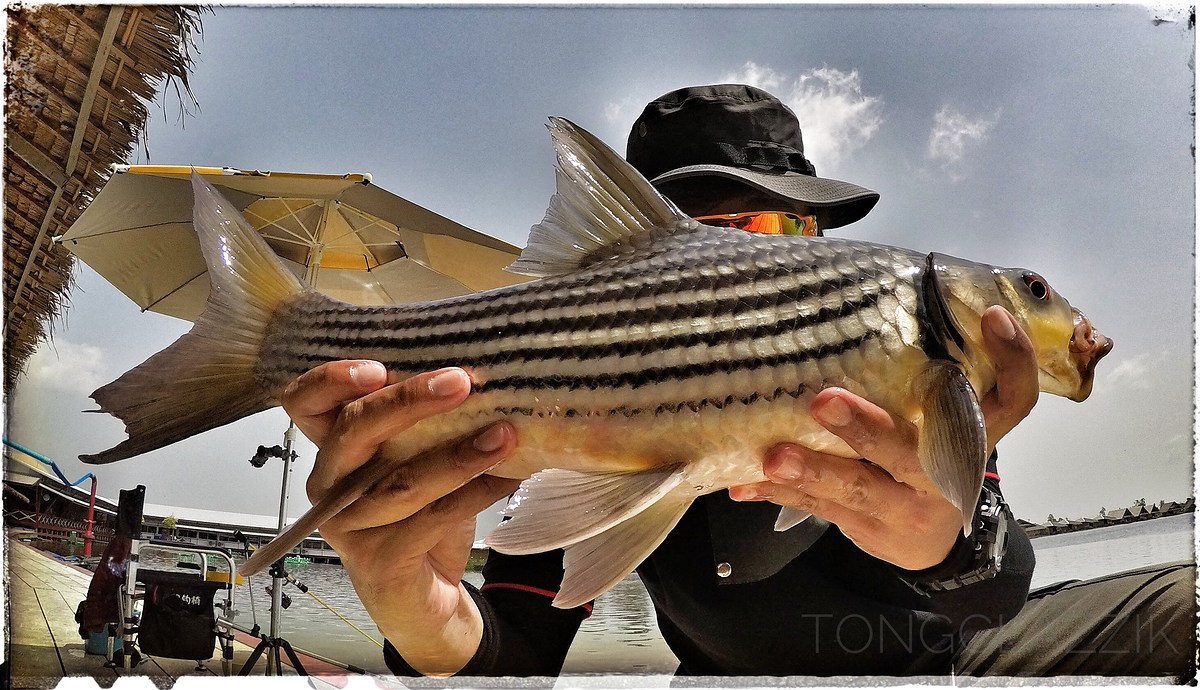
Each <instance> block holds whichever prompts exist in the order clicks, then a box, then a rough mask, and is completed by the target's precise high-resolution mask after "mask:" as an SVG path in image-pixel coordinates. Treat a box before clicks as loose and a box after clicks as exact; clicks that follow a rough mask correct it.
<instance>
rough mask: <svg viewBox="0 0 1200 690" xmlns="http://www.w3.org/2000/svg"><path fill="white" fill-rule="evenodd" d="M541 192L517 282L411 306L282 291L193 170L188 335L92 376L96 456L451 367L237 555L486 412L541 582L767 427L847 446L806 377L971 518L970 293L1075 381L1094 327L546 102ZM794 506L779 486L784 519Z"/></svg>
mask: <svg viewBox="0 0 1200 690" xmlns="http://www.w3.org/2000/svg"><path fill="white" fill-rule="evenodd" d="M550 130H551V133H552V138H553V140H554V144H555V148H556V152H557V161H558V162H557V175H558V183H557V191H556V193H555V195H554V196H553V198H552V199H551V202H550V207H549V210H548V211H547V213H546V217H545V219H544V220H543V221H542V222H541V223H540V224H539V225H536V226H534V228H533V230H532V232H531V235H530V238H529V243H528V247H527V248H526V249H525V250H524V251H523V253H522V254H521V256H520V258H519V259H518V260H517V262H516V263H514V264H513V266H512V267H511V268H512V270H514V271H516V272H520V273H525V274H529V275H533V276H537V277H539V278H541V279H540V280H537V281H532V282H528V283H523V284H519V285H514V286H510V287H506V288H501V289H497V290H492V291H488V292H482V293H477V294H472V295H467V296H463V297H457V298H452V299H445V300H439V301H436V302H429V303H423V304H411V305H398V306H386V307H358V306H351V305H348V304H344V303H341V302H337V301H335V300H332V299H330V298H328V297H325V296H323V295H321V294H319V293H317V292H314V291H312V290H309V289H306V288H305V287H304V286H303V285H302V284H301V283H300V282H299V281H298V280H297V279H296V278H295V277H294V276H293V275H292V274H291V273H289V272H288V271H287V270H286V269H285V268H283V266H282V265H281V264H280V263H279V262H278V261H277V260H276V258H275V255H274V254H273V253H272V251H271V250H270V248H269V247H267V245H266V244H265V242H263V241H262V239H261V238H260V237H259V235H258V234H257V233H255V232H254V231H253V230H252V229H251V228H250V227H249V225H248V224H247V223H246V222H245V221H244V220H243V219H242V217H241V215H240V214H239V213H238V212H237V211H236V210H235V209H233V208H232V206H231V205H229V204H228V203H227V202H226V201H225V200H224V199H223V198H221V196H220V195H219V194H218V193H217V192H216V191H215V190H214V189H212V188H211V187H210V186H208V184H207V183H205V182H204V180H203V179H202V178H200V177H199V176H193V186H194V189H195V212H194V213H195V223H194V225H195V227H196V229H197V231H198V233H199V234H200V238H201V245H202V247H203V248H204V253H205V257H206V259H207V261H208V265H209V272H210V276H211V280H212V284H213V290H212V297H211V298H210V303H209V305H208V307H207V309H206V311H205V312H204V314H203V315H202V316H201V317H200V318H199V319H198V320H197V321H196V323H195V326H194V327H193V329H192V330H191V332H189V333H188V334H186V335H184V336H183V337H182V338H181V339H180V340H178V341H177V342H175V343H174V344H172V345H171V346H170V347H168V348H167V349H165V350H163V351H162V352H160V353H158V354H156V355H154V356H153V357H151V358H150V359H148V360H147V361H146V362H144V363H143V364H141V365H139V366H138V367H136V368H134V369H133V370H131V371H129V372H127V373H126V374H124V375H123V376H122V377H121V378H119V379H118V380H117V381H115V382H113V383H111V384H108V385H107V386H104V387H103V388H101V389H99V390H98V391H96V392H95V393H94V394H93V396H92V397H93V398H94V399H95V400H96V401H97V403H98V404H99V405H100V407H101V409H102V411H105V412H109V413H111V414H113V415H115V416H117V417H119V418H121V419H122V420H123V421H124V422H125V423H126V430H127V432H128V434H129V439H128V440H126V441H125V442H123V443H121V444H119V445H118V446H116V447H114V448H112V449H110V450H108V451H105V452H102V453H99V454H96V455H90V456H83V459H84V460H85V461H87V462H93V463H104V462H111V461H114V460H119V459H122V458H126V457H129V456H132V455H136V454H139V453H143V452H146V451H149V450H153V449H155V448H159V447H162V446H164V445H167V444H169V443H173V442H175V441H178V440H180V439H183V438H186V437H188V436H191V435H193V434H197V433H200V432H202V431H205V430H207V429H211V428H214V427H217V426H220V425H223V424H226V423H228V422H231V421H234V420H236V419H239V418H241V417H244V416H246V415H249V414H252V413H254V412H257V411H259V410H263V409H266V408H269V407H272V406H275V405H278V404H279V400H280V396H281V394H282V392H283V389H284V387H285V386H286V385H287V384H288V383H289V382H290V381H292V380H293V379H295V377H296V376H298V375H299V374H301V373H302V372H304V371H307V370H308V369H310V368H312V367H314V366H316V365H318V364H321V363H322V362H329V361H333V360H339V359H375V360H379V361H381V362H383V363H384V364H385V365H386V366H387V368H388V369H390V370H392V371H395V372H399V373H400V374H402V375H410V374H416V373H419V372H423V371H428V370H432V369H437V368H440V367H445V366H462V367H464V368H465V369H466V370H467V371H468V372H469V373H470V376H471V380H472V382H473V393H472V394H471V396H469V397H468V399H467V400H466V402H465V403H463V404H462V405H461V406H460V407H459V408H457V409H455V410H454V411H452V412H449V413H446V414H442V415H439V416H437V417H435V418H432V419H428V420H425V421H423V422H421V423H419V424H417V425H416V426H414V427H413V428H411V429H410V430H408V431H406V432H405V433H404V434H403V435H402V437H399V438H397V439H394V440H393V441H390V442H388V443H386V444H385V446H384V448H383V449H382V450H381V452H380V454H379V456H378V457H377V458H376V459H374V460H372V461H371V462H369V463H367V465H365V466H363V467H362V468H360V469H359V470H358V471H356V472H354V473H352V474H351V475H349V476H348V477H346V478H345V479H343V481H342V482H340V483H339V484H338V485H337V486H336V487H335V488H334V489H333V490H331V492H330V494H329V496H328V497H326V498H325V499H323V500H322V501H321V502H320V503H319V504H318V505H317V506H314V507H313V508H312V509H311V510H310V511H309V512H308V513H307V514H306V515H305V516H304V517H302V518H301V519H300V520H299V521H298V522H297V523H295V524H294V525H293V526H292V527H291V528H290V529H289V530H287V531H286V532H285V533H284V534H283V535H281V536H280V537H279V538H277V539H276V540H275V541H274V542H273V543H272V544H270V545H268V546H267V547H264V548H263V549H260V550H259V551H258V552H257V553H256V554H255V555H254V557H253V558H251V559H250V561H248V562H247V564H246V566H245V567H244V570H243V574H247V573H253V572H255V571H257V570H259V569H261V568H263V567H265V566H267V565H269V564H270V563H271V562H273V561H274V560H276V559H278V558H279V557H281V556H282V555H283V554H284V553H286V552H287V551H288V550H290V549H291V548H292V547H293V546H294V545H295V544H296V543H298V542H299V541H300V540H301V539H303V538H304V537H305V536H306V535H307V534H309V533H311V531H312V530H313V529H315V528H317V527H319V526H320V524H322V523H323V522H324V521H325V520H327V519H328V518H329V517H331V516H333V515H335V514H336V513H337V512H338V511H340V510H341V509H342V508H343V507H345V506H346V505H348V504H349V503H351V502H353V501H354V500H355V499H356V498H357V497H359V496H360V495H362V493H363V492H364V491H365V490H367V489H368V488H370V487H371V486H373V485H375V484H376V483H378V482H379V481H380V480H381V479H382V478H384V477H386V476H387V474H388V473H389V472H391V471H393V470H394V468H395V467H397V466H398V464H399V463H403V462H405V461H406V460H407V459H408V458H411V457H413V456H414V455H415V454H416V453H417V452H419V451H421V450H424V449H426V448H429V447H432V446H433V445H434V444H438V443H442V442H445V441H448V440H449V439H452V438H457V437H459V436H461V435H462V434H464V433H467V432H469V431H470V430H473V429H477V428H479V427H481V426H482V425H484V424H487V423H489V422H492V421H495V420H498V419H501V418H505V419H508V420H510V421H511V422H512V423H513V425H514V426H515V427H516V430H517V438H518V447H517V448H516V450H515V451H514V452H513V454H512V456H511V458H510V459H508V460H506V461H505V462H504V463H502V464H501V465H500V466H499V467H497V468H495V469H494V470H492V473H493V474H497V475H500V476H505V477H513V478H520V479H526V478H528V479H527V481H525V482H524V483H523V484H522V486H521V488H520V490H519V491H518V492H517V493H516V494H515V495H514V497H513V500H512V501H511V503H510V512H511V519H509V520H507V521H505V522H504V523H502V524H501V525H500V526H499V527H498V528H497V529H496V530H495V531H494V532H493V533H492V534H491V536H490V537H489V543H490V545H491V546H492V547H493V548H496V549H498V550H500V551H503V552H510V553H533V552H540V551H545V550H549V549H554V548H560V547H561V548H564V549H565V550H566V556H565V561H564V565H565V567H566V575H565V578H564V582H563V586H562V589H561V591H560V592H559V594H558V596H557V597H556V599H555V605H556V606H560V607H571V606H575V605H578V604H580V603H582V602H586V601H588V600H590V599H593V598H595V597H596V596H598V595H599V594H600V593H601V592H603V591H605V590H606V589H607V588H609V587H610V586H612V585H613V584H615V583H616V582H618V581H619V580H620V579H621V578H623V577H624V576H625V575H627V574H628V573H629V572H631V571H632V570H633V569H634V568H635V567H636V566H637V565H638V563H639V562H641V560H642V559H644V558H645V556H646V555H648V554H649V553H650V552H651V551H652V550H653V549H654V548H655V547H656V546H657V545H658V544H659V543H660V542H661V541H662V539H663V538H664V537H665V536H666V534H667V533H668V532H669V531H670V529H671V528H672V527H673V526H674V525H675V523H676V522H677V521H678V520H679V518H680V517H681V516H682V515H683V513H684V511H685V510H687V508H688V506H689V505H690V504H691V503H692V501H693V500H694V499H695V498H696V497H698V496H700V495H703V494H705V493H709V492H712V491H717V490H721V489H724V488H727V487H729V486H733V485H737V484H745V483H752V482H757V481H761V480H763V479H765V477H764V475H763V472H762V465H761V460H762V457H763V453H764V452H765V450H766V449H767V448H769V447H770V446H772V445H774V444H776V443H779V442H782V441H791V442H794V443H800V444H803V445H805V446H807V447H810V448H814V449H816V450H820V451H823V452H827V453H834V454H837V455H841V456H846V457H853V456H854V452H853V450H852V449H851V448H850V447H849V446H848V445H846V444H845V443H844V442H843V441H841V440H840V439H839V438H837V437H836V436H834V435H832V434H830V433H828V432H827V431H826V430H825V429H824V428H822V427H821V426H820V425H819V424H817V423H816V422H815V421H814V420H813V419H812V417H811V416H810V414H809V411H808V408H809V404H810V403H811V400H812V398H813V396H814V395H815V394H816V393H817V392H819V391H820V390H821V389H822V388H824V387H827V386H841V387H844V388H846V389H849V390H850V391H853V392H854V393H857V394H860V395H863V396H865V397H867V398H868V399H870V400H872V401H874V402H875V403H876V404H878V405H880V406H882V407H884V408H885V409H887V410H889V411H891V412H892V413H894V414H896V415H899V416H901V417H903V418H905V419H909V420H912V421H913V422H915V423H916V424H918V425H919V427H920V448H919V452H920V460H921V463H922V467H923V468H924V469H925V470H926V472H927V473H928V474H929V475H930V477H931V478H932V480H933V481H934V482H935V484H936V485H937V486H938V487H939V489H940V490H941V491H942V492H943V493H944V495H945V496H946V498H947V499H948V500H950V501H951V502H952V503H953V504H954V505H955V506H957V507H958V508H959V509H960V510H961V511H962V513H963V529H964V531H965V532H967V533H969V532H970V530H971V526H972V520H971V516H972V513H973V511H974V508H975V501H976V498H977V496H978V494H979V490H980V485H981V483H982V480H983V472H984V466H985V462H986V457H987V453H988V450H989V449H988V447H987V437H986V432H985V428H984V424H983V417H982V414H981V412H980V407H979V403H978V395H977V393H983V392H986V391H988V390H990V389H991V388H992V387H993V386H994V384H995V373H994V371H993V368H992V366H991V364H990V363H989V361H988V359H987V357H986V356H985V355H984V352H983V349H982V335H981V332H980V315H981V313H982V312H983V310H984V309H986V308H987V307H988V306H989V305H992V304H1000V305H1003V306H1005V307H1006V308H1007V309H1008V310H1009V311H1011V312H1012V313H1013V314H1014V315H1015V316H1016V318H1017V319H1018V321H1019V322H1020V324H1021V325H1022V327H1023V328H1024V329H1025V330H1026V332H1028V333H1029V334H1030V336H1031V339H1032V340H1033V342H1034V344H1035V347H1036V350H1037V356H1038V363H1039V368H1040V382H1041V388H1042V390H1044V391H1047V392H1050V393H1055V394H1058V395H1063V396H1066V397H1069V398H1071V399H1073V400H1083V399H1084V398H1086V397H1087V396H1088V394H1089V393H1090V391H1091V385H1092V379H1093V370H1094V366H1095V363H1096V361H1097V360H1098V359H1099V358H1100V357H1102V356H1103V355H1104V354H1106V353H1107V352H1108V350H1109V349H1111V341H1109V340H1108V339H1106V338H1105V337H1104V336H1102V335H1099V334H1098V333H1097V332H1095V331H1094V330H1092V328H1091V325H1090V323H1089V322H1088V321H1087V319H1086V318H1084V317H1083V315H1082V314H1081V313H1080V312H1078V311H1077V310H1074V309H1072V307H1071V306H1070V305H1069V304H1068V303H1067V302H1066V301H1065V300H1064V299H1062V298H1061V297H1060V296H1058V295H1057V294H1056V293H1054V292H1053V291H1052V290H1051V289H1050V287H1049V286H1048V284H1047V283H1046V282H1045V281H1044V280H1043V279H1042V278H1041V277H1039V276H1037V275H1036V274H1034V273H1032V272H1029V271H1025V270H1023V269H998V268H994V267H992V266H987V265H983V264H977V263H973V262H969V261H963V260H960V259H955V258H952V257H949V256H944V255H940V254H922V253H917V252H913V251H910V250H907V249H901V248H896V247H889V246H882V245H877V244H870V243H866V242H857V241H853V240H846V239H835V238H806V237H787V236H783V237H781V236H767V235H755V234H750V233H743V232H735V231H731V230H728V229H721V228H714V227H710V226H705V225H702V224H700V223H699V222H697V221H695V220H692V219H691V218H689V217H687V216H686V215H684V214H683V213H682V212H680V211H679V210H678V209H677V208H676V207H675V206H674V205H672V204H671V203H670V202H669V201H668V200H666V199H665V198H663V197H662V196H661V195H659V194H658V193H657V192H656V191H655V190H654V188H653V187H652V186H651V185H650V184H649V183H648V182H647V181H646V180H645V179H644V178H643V177H642V176H641V175H639V174H638V173H637V172H636V171H635V170H634V169H633V168H632V167H630V166H629V165H628V164H627V163H626V162H625V161H624V160H622V159H621V157H620V156H618V155H617V154H616V153H614V152H613V151H612V150H611V149H609V148H608V147H607V146H605V145H604V144H603V143H602V142H600V141H599V140H598V139H596V138H595V137H593V136H592V135H591V134H589V133H587V132H586V131H584V130H582V129H580V128H578V127H576V126H575V125H573V124H571V123H570V122H568V121H566V120H561V119H553V120H552V121H551V124H550ZM805 517H807V515H806V514H803V513H798V512H797V511H793V510H789V509H785V510H784V511H783V512H782V513H781V515H780V519H779V523H778V524H777V528H778V529H785V528H788V527H790V526H792V525H795V524H797V523H798V522H800V521H802V520H803V519H804V518H805Z"/></svg>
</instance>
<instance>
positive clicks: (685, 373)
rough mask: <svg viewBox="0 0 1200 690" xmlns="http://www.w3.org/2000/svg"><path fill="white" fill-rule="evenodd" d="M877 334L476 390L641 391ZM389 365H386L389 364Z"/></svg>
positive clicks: (820, 355) (826, 351)
mask: <svg viewBox="0 0 1200 690" xmlns="http://www.w3.org/2000/svg"><path fill="white" fill-rule="evenodd" d="M873 335H874V334H865V335H862V336H860V337H857V338H850V339H847V340H843V341H841V342H839V343H834V344H830V345H822V346H820V347H817V348H813V349H809V350H804V351H801V352H796V353H792V354H777V355H769V356H767V357H748V358H742V359H731V360H715V361H712V362H701V363H696V364H680V365H676V366H670V367H654V368H650V369H641V370H638V371H627V372H620V373H613V374H585V375H578V376H564V375H562V374H550V375H547V376H507V377H503V378H498V379H492V380H488V381H483V382H482V383H479V384H477V385H476V386H475V387H474V390H475V392H480V393H484V392H487V391H491V390H521V389H533V390H557V389H564V388H565V389H567V390H597V389H600V388H606V389H610V390H611V389H616V388H622V387H625V386H629V387H630V388H633V389H637V388H641V387H642V386H648V385H657V384H666V383H671V382H674V381H686V380H688V379H693V378H697V377H701V376H710V375H712V374H716V373H732V372H735V371H744V370H754V369H763V368H775V367H780V366H786V365H789V364H799V363H801V362H806V361H811V360H820V359H825V358H826V357H836V356H838V355H841V354H843V353H845V352H848V351H850V350H854V349H856V348H858V347H860V346H862V344H863V343H865V342H866V341H867V340H869V339H870V338H871V337H873ZM385 364H386V363H385Z"/></svg>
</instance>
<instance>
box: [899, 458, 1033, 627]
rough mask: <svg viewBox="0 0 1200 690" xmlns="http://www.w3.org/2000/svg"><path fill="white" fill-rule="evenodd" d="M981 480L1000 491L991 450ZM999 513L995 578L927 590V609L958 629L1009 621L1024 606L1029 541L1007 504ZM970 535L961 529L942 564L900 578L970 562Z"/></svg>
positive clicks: (951, 570)
mask: <svg viewBox="0 0 1200 690" xmlns="http://www.w3.org/2000/svg"><path fill="white" fill-rule="evenodd" d="M983 484H984V486H985V487H986V488H988V489H990V490H991V491H992V492H994V493H996V494H997V495H1000V496H1003V494H1002V493H1001V491H1000V475H999V474H998V472H997V469H996V453H995V451H993V452H992V456H991V458H989V459H988V466H987V471H986V473H985V475H984V480H983ZM1003 518H1004V520H1006V521H1007V532H1008V548H1007V550H1006V551H1005V553H1004V559H1003V561H1002V564H1001V568H1000V572H998V573H997V574H996V576H995V577H993V578H990V579H987V580H983V581H981V582H976V583H974V584H970V585H967V586H965V587H959V588H957V589H951V590H945V591H940V592H934V593H932V594H931V595H930V602H929V604H930V609H929V610H930V611H931V612H932V613H935V614H938V615H941V616H945V617H946V618H948V619H950V621H951V622H952V623H953V624H954V626H955V628H956V629H957V630H959V631H960V632H964V633H965V632H973V631H976V630H983V629H985V628H995V627H999V626H1001V625H1004V624H1005V623H1007V622H1008V621H1010V620H1012V618H1013V617H1014V616H1016V615H1017V613H1018V612H1020V610H1021V608H1022V607H1023V606H1024V605H1025V601H1026V599H1027V598H1028V596H1029V583H1030V582H1031V581H1032V579H1033V567H1034V562H1035V559H1034V554H1033V545H1032V544H1031V543H1030V541H1029V536H1028V535H1026V534H1025V530H1024V529H1023V528H1022V527H1021V525H1020V524H1019V523H1018V522H1017V521H1016V518H1014V517H1013V514H1012V511H1011V510H1009V508H1008V506H1007V504H1006V505H1005V506H1004V511H1003ZM974 563H975V540H974V539H972V538H970V537H964V536H963V535H962V534H961V533H960V534H959V536H958V540H957V541H955V543H954V547H953V548H952V549H951V550H950V555H948V556H947V557H946V559H945V560H943V561H942V562H941V563H939V564H937V565H935V566H933V567H931V568H928V569H926V570H920V571H916V572H913V571H905V572H904V573H903V575H902V577H903V579H905V580H908V581H924V582H929V581H933V580H944V579H949V578H950V577H952V576H954V575H958V574H962V573H965V572H967V571H968V570H970V569H971V568H973V567H974Z"/></svg>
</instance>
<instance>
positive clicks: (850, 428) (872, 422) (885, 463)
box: [810, 388, 932, 489]
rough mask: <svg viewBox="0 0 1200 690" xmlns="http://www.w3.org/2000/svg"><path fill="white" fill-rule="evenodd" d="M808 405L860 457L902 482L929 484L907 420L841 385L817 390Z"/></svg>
mask: <svg viewBox="0 0 1200 690" xmlns="http://www.w3.org/2000/svg"><path fill="white" fill-rule="evenodd" d="M810 409H811V411H812V415H813V418H814V419H816V420H817V421H818V422H819V423H820V424H821V425H822V426H824V427H825V428H826V429H828V430H829V431H830V432H831V433H833V434H835V435H836V436H838V437H839V438H841V439H842V440H843V441H845V442H846V443H847V444H848V445H849V446H850V447H851V448H852V449H854V452H855V453H858V455H859V456H860V457H864V458H866V459H868V460H870V461H871V462H872V463H874V464H876V465H878V466H879V467H882V468H883V469H884V470H886V471H887V472H888V473H889V474H891V475H892V477H894V478H895V479H897V480H899V481H902V482H904V483H906V484H911V485H913V486H917V487H920V488H922V489H927V488H930V487H932V483H931V482H930V480H929V478H928V477H927V476H926V475H925V472H924V471H922V470H921V465H920V462H919V461H918V460H917V429H916V427H915V426H913V424H912V423H911V422H908V421H907V420H903V419H900V418H898V417H894V416H892V415H891V414H890V413H889V412H888V411H887V410H885V409H883V408H882V407H879V406H878V405H875V404H873V403H871V402H870V401H868V400H866V399H864V398H861V397H859V396H857V395H855V394H853V393H851V392H850V391H848V390H845V389H843V388H826V389H825V390H823V391H821V392H820V393H818V394H817V396H816V397H815V398H814V399H813V402H812V406H811V408H810Z"/></svg>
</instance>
